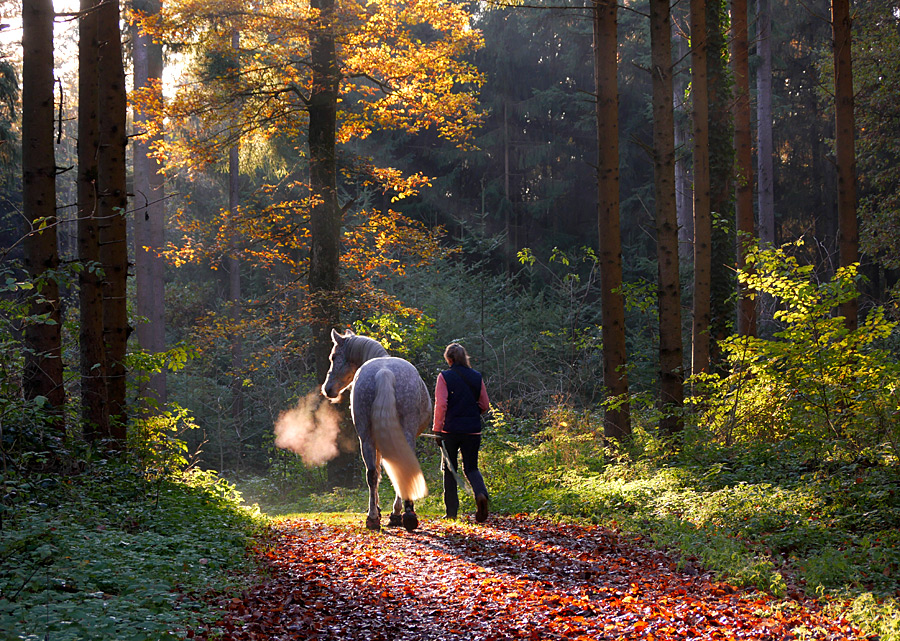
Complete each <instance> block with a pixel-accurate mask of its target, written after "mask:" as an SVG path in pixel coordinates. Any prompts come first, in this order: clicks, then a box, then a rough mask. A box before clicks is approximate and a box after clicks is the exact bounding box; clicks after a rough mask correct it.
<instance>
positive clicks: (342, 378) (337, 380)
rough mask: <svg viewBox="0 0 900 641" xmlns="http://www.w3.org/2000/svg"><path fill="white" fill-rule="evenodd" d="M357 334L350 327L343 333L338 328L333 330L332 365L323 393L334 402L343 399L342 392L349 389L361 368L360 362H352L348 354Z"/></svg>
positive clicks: (323, 385) (323, 386) (330, 357)
mask: <svg viewBox="0 0 900 641" xmlns="http://www.w3.org/2000/svg"><path fill="white" fill-rule="evenodd" d="M353 336H355V334H354V333H353V332H352V331H350V330H349V329H348V330H347V331H346V332H344V333H343V334H338V333H337V331H336V330H333V329H332V330H331V340H332V342H333V343H334V347H332V349H331V356H329V357H328V359H329V360H330V361H331V367H330V368H329V369H328V376H326V377H325V383H323V384H322V394H324V395H325V397H326V398H328V399H331V402H332V403H337V402H338V401H340V400H341V392H343V391H344V390H345V389H347V388H348V387H349V386H350V384H351V383H352V382H353V376H354V375H355V374H356V370H357V369H358V368H359V363H351V362H350V361H349V360H348V358H347V356H348V351H349V350H348V345H347V343H348V342H349V340H350V339H351V338H352V337H353Z"/></svg>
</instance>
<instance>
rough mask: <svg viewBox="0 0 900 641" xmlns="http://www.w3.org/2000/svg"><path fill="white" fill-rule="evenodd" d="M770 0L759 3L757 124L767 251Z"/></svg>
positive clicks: (771, 183) (770, 229)
mask: <svg viewBox="0 0 900 641" xmlns="http://www.w3.org/2000/svg"><path fill="white" fill-rule="evenodd" d="M769 1H770V0H757V13H756V25H757V27H756V29H757V35H756V51H757V53H758V55H759V66H758V67H757V68H756V121H757V125H756V127H757V131H756V138H757V152H756V165H757V174H758V175H757V193H758V196H757V200H758V202H759V205H758V206H759V240H760V242H761V243H762V244H763V245H764V246H767V247H771V246H773V245H775V242H776V238H775V170H774V157H775V156H774V153H775V152H774V142H773V136H772V12H771V10H770V8H769Z"/></svg>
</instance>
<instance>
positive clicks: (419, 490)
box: [372, 369, 428, 501]
mask: <svg viewBox="0 0 900 641" xmlns="http://www.w3.org/2000/svg"><path fill="white" fill-rule="evenodd" d="M372 435H373V436H374V437H375V445H376V446H377V448H378V451H379V452H380V453H381V459H382V463H383V464H384V470H385V471H386V472H387V473H388V476H389V477H390V479H391V483H393V484H394V489H395V490H396V491H397V494H398V495H399V496H400V498H401V499H403V500H405V501H406V500H408V501H416V500H418V499H421V498H423V497H424V496H425V495H427V494H428V486H427V485H425V476H424V475H423V474H422V468H421V467H419V461H418V459H417V458H416V454H415V452H413V450H412V448H411V447H410V446H409V443H408V442H407V440H406V437H405V436H404V434H403V428H402V427H401V425H400V415H399V414H398V413H397V398H396V396H395V395H394V373H393V372H391V371H390V370H389V369H382V370H379V371H378V372H377V373H376V374H375V402H374V403H373V404H372Z"/></svg>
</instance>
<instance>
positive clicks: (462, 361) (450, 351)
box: [444, 343, 472, 367]
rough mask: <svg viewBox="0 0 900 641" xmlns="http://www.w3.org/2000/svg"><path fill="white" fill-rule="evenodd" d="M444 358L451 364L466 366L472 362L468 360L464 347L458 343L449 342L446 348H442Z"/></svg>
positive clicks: (470, 365)
mask: <svg viewBox="0 0 900 641" xmlns="http://www.w3.org/2000/svg"><path fill="white" fill-rule="evenodd" d="M444 360H445V361H447V364H449V365H451V366H453V365H465V366H466V367H472V364H471V363H470V362H469V354H468V352H466V348H465V347H463V346H462V345H460V344H459V343H450V344H449V345H447V349H445V350H444Z"/></svg>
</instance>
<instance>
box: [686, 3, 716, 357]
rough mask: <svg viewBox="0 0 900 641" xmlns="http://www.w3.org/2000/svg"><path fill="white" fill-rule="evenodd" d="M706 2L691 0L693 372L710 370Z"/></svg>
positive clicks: (709, 225)
mask: <svg viewBox="0 0 900 641" xmlns="http://www.w3.org/2000/svg"><path fill="white" fill-rule="evenodd" d="M706 50H707V41H706V0H691V99H692V101H693V121H694V301H693V308H694V317H693V321H692V326H691V373H692V374H699V373H701V372H708V371H709V328H710V319H711V311H710V307H711V305H710V303H711V301H710V296H711V288H710V267H711V263H712V259H711V250H712V223H711V220H710V219H711V215H710V195H709V190H710V187H709V90H708V78H707V73H706Z"/></svg>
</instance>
